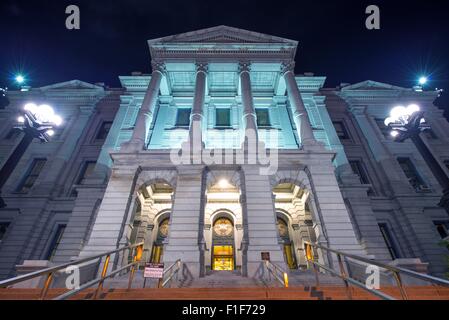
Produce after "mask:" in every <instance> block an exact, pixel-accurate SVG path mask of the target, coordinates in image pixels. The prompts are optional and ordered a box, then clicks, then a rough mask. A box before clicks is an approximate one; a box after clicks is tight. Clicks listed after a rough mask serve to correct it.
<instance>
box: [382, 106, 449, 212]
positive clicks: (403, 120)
mask: <svg viewBox="0 0 449 320" xmlns="http://www.w3.org/2000/svg"><path fill="white" fill-rule="evenodd" d="M385 125H386V126H387V127H389V128H390V129H392V131H391V132H390V134H391V136H392V137H393V139H394V141H396V142H404V141H405V140H407V139H408V138H410V139H411V140H412V141H413V143H414V144H415V146H416V148H417V149H418V151H419V152H420V153H421V156H422V157H423V158H424V161H426V163H427V165H428V166H429V168H430V170H431V171H432V173H433V175H434V176H435V178H436V179H437V180H438V183H439V184H440V185H441V187H442V188H443V196H442V198H441V200H440V202H439V204H438V205H439V206H441V207H443V208H445V209H446V212H447V213H448V214H449V178H448V176H447V175H446V172H445V171H444V170H443V168H442V167H441V165H440V164H439V162H438V161H437V159H435V157H434V156H433V154H432V152H431V151H430V149H429V148H428V147H427V145H426V144H425V143H424V141H423V140H422V139H421V137H420V135H419V134H420V133H421V132H423V131H425V130H429V129H430V126H429V125H428V124H427V123H426V120H425V119H424V111H421V110H420V107H419V106H418V105H416V104H410V105H408V106H407V107H404V106H397V107H394V108H393V109H392V110H391V112H390V117H388V118H386V119H385Z"/></svg>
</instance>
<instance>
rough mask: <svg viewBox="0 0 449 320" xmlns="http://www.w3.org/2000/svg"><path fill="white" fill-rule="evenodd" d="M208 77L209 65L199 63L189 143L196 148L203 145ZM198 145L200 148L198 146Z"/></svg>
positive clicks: (197, 65)
mask: <svg viewBox="0 0 449 320" xmlns="http://www.w3.org/2000/svg"><path fill="white" fill-rule="evenodd" d="M206 75H207V64H206V63H202V62H199V63H197V64H196V79H195V95H194V96H193V105H192V113H191V115H190V127H189V142H190V143H193V146H194V147H197V148H198V146H202V145H203V128H202V121H203V117H204V115H203V113H204V112H203V109H204V100H205V95H206ZM197 143H200V144H198V146H197V145H196V144H197ZM200 148H201V147H200Z"/></svg>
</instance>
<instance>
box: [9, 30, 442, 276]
mask: <svg viewBox="0 0 449 320" xmlns="http://www.w3.org/2000/svg"><path fill="white" fill-rule="evenodd" d="M297 45H298V44H297V42H296V41H292V40H288V39H283V38H278V37H273V36H268V35H263V34H259V33H255V32H250V31H246V30H240V29H235V28H230V27H225V26H220V27H215V28H210V29H204V30H200V31H195V32H189V33H185V34H180V35H176V36H170V37H165V38H160V39H155V40H150V41H149V47H150V53H151V57H152V74H151V75H145V74H140V73H134V74H133V75H131V76H121V77H120V81H121V84H122V87H123V88H121V89H111V88H106V87H104V86H102V85H92V84H88V83H84V82H81V81H70V82H65V83H60V84H55V85H52V86H47V87H42V88H36V89H31V90H29V91H20V92H14V91H12V92H10V93H9V96H10V100H11V104H10V106H8V107H7V108H6V109H4V110H0V124H1V128H2V131H1V132H0V134H1V136H0V138H2V139H3V140H2V141H1V146H0V161H4V160H5V159H6V158H7V157H8V155H9V153H10V152H11V150H12V149H13V148H14V146H15V145H16V144H17V143H18V141H19V139H20V138H19V136H17V137H14V136H15V135H14V134H11V132H10V129H11V127H12V126H13V125H14V123H13V122H14V121H12V119H14V117H15V113H16V110H17V109H18V108H20V107H21V106H22V105H23V104H24V103H25V102H27V101H29V100H34V101H42V102H46V103H48V104H51V105H52V106H53V107H54V108H55V109H56V110H57V112H58V113H60V114H61V115H62V116H63V118H64V119H65V121H64V125H63V128H62V129H61V130H60V131H61V132H57V134H56V136H55V137H54V139H52V141H51V142H49V143H47V144H44V145H43V144H40V143H38V142H34V143H33V144H32V145H31V147H30V148H29V149H28V150H27V152H26V153H25V155H24V156H23V158H22V159H21V161H20V163H18V165H17V168H16V169H15V171H14V173H13V175H12V176H11V178H10V179H9V181H8V183H7V184H6V186H5V188H4V189H3V190H2V196H3V198H4V199H5V201H6V203H7V207H6V208H4V209H0V223H3V226H5V228H4V229H6V232H5V234H4V235H3V237H2V239H1V242H0V257H1V259H0V278H7V277H10V276H13V275H14V274H15V272H16V266H17V265H20V264H22V263H23V261H24V260H51V263H62V262H67V261H70V260H71V259H75V258H77V257H86V256H90V255H94V254H99V253H102V252H105V251H107V250H110V249H115V248H117V247H119V246H124V245H126V244H129V243H133V242H140V241H143V242H144V243H145V247H144V250H145V251H144V261H156V260H157V261H163V262H164V263H166V264H167V265H169V264H171V263H173V262H175V261H176V260H177V259H181V260H182V261H183V262H184V264H185V265H186V266H187V268H188V270H189V271H190V273H191V274H192V275H193V276H194V277H201V276H204V275H205V274H207V273H208V272H209V270H211V269H219V268H220V267H219V266H220V265H221V267H223V266H227V267H229V266H230V267H231V268H232V269H236V270H239V271H240V272H241V274H242V275H244V276H249V277H252V276H255V275H256V274H257V272H258V270H259V268H260V265H261V253H262V252H269V254H270V259H271V261H272V262H273V263H275V264H278V265H280V266H283V267H284V268H287V267H290V268H298V267H299V268H306V267H307V264H306V261H305V257H304V251H303V244H302V242H303V241H305V240H309V241H314V242H315V241H316V242H319V243H321V244H324V245H327V246H330V247H332V248H337V249H341V250H343V251H346V252H348V253H354V254H359V255H363V256H369V257H372V258H374V259H377V260H380V261H384V262H392V263H395V264H399V265H401V261H403V262H404V264H405V262H406V261H407V263H409V261H410V259H411V258H417V260H414V261H415V265H417V266H416V267H417V268H418V267H422V265H425V264H426V263H428V264H429V265H428V271H429V272H430V273H432V274H436V275H441V274H442V273H444V272H445V270H446V269H447V266H446V265H445V259H444V257H445V255H447V254H448V252H447V250H446V249H445V248H443V247H440V246H439V245H438V242H439V240H440V234H439V233H438V231H437V224H439V225H441V224H442V225H444V224H445V223H446V224H447V223H448V221H449V218H448V216H447V214H446V212H445V211H444V210H443V209H441V208H440V207H438V206H437V205H436V204H437V203H438V200H439V197H440V196H441V188H440V186H439V185H438V182H437V181H436V179H435V178H434V177H433V176H432V173H431V172H430V170H429V169H428V167H427V166H426V164H425V162H424V160H423V159H422V157H421V156H420V154H419V153H418V151H417V150H416V148H415V147H414V145H413V144H412V143H411V142H405V143H402V144H400V143H396V142H393V141H392V140H391V139H390V138H389V137H388V136H387V135H386V134H385V130H384V129H383V128H382V126H381V125H380V124H379V123H381V121H380V120H382V119H385V117H387V115H388V113H389V110H390V109H391V108H392V107H393V106H395V105H397V104H407V103H412V102H413V103H417V104H419V105H420V106H421V108H422V109H423V110H425V112H426V119H427V120H428V122H429V123H430V125H431V126H432V128H433V134H428V135H425V139H426V142H427V143H428V144H429V146H430V147H431V149H432V151H433V152H434V154H435V156H436V157H437V158H438V159H439V160H441V162H442V166H444V162H445V161H447V160H449V147H448V145H449V144H448V141H449V134H448V132H449V124H448V122H447V121H446V120H445V119H444V118H443V116H442V111H441V110H439V109H438V108H437V107H435V106H434V105H433V104H432V103H433V101H434V100H435V98H436V97H437V95H438V92H428V91H424V92H422V91H416V90H413V89H407V88H400V87H395V86H391V85H387V84H383V83H379V82H374V81H364V82H361V83H358V84H354V85H341V86H340V87H338V88H324V87H323V86H324V82H325V77H318V76H314V75H313V74H305V75H294V71H293V67H294V63H293V61H294V58H295V54H296V49H297ZM186 110H187V111H186ZM195 127H196V128H199V131H198V130H197V131H195V130H193V129H194V128H195ZM249 129H254V130H255V132H256V134H255V136H256V139H257V141H260V142H261V143H263V144H262V145H264V146H265V147H266V151H267V152H268V153H269V155H270V158H269V159H270V160H276V168H275V169H276V170H274V171H272V172H268V173H267V172H264V170H263V169H264V165H263V164H260V163H257V164H254V163H251V162H250V158H251V155H252V153H251V150H250V149H249V147H248V145H247V144H246V143H245V141H246V140H245V133H246V132H247V131H248V130H249ZM195 132H199V133H200V134H199V135H198V134H195ZM423 136H424V134H423ZM273 137H275V138H273ZM194 141H197V142H198V141H199V142H200V144H199V148H198V149H193V151H194V152H193V153H192V154H191V155H189V156H188V157H187V158H186V159H187V160H188V161H187V162H181V163H177V162H175V161H173V160H174V159H178V158H176V156H175V157H174V154H173V150H177V148H181V147H183V148H184V147H187V146H193V144H194ZM193 148H195V147H194V146H193ZM183 150H185V149H183ZM221 151H222V152H223V153H224V154H225V155H224V156H223V157H222V158H221V160H220V161H221V162H220V161H217V160H218V155H217V154H218V153H219V152H221ZM263 151H264V152H265V149H264V150H263ZM183 155H184V153H183ZM200 155H202V156H203V157H200ZM204 155H207V156H208V157H209V160H210V159H211V158H213V159H215V162H213V163H211V162H210V161H209V162H207V161H205V159H204ZM398 158H399V159H402V160H401V161H402V162H404V161H405V160H403V159H409V162H407V163H412V165H413V166H412V167H411V168H412V169H414V173H415V174H416V175H417V177H419V179H418V180H419V181H418V182H419V183H418V184H417V183H416V181H409V180H410V173H409V172H408V173H407V174H408V176H407V175H406V173H405V172H404V170H403V169H404V164H402V167H401V164H400V163H399V162H398ZM34 159H46V162H45V164H44V166H43V168H42V170H41V171H40V172H39V173H38V176H37V178H36V179H35V181H34V183H33V185H32V187H31V189H29V190H27V192H23V191H21V190H20V186H21V185H23V181H24V179H26V178H27V177H29V176H30V171H29V168H30V167H31V166H32V165H33V160H34ZM186 159H184V160H186ZM230 159H232V161H229V160H230ZM226 160H228V161H226ZM238 160H242V161H240V162H239V161H238ZM262 172H264V173H262ZM167 219H169V220H168V221H169V223H168V225H167V224H166V220H167ZM218 221H220V223H222V225H219V224H217V223H218ZM223 221H225V222H223ZM226 221H228V222H226ZM284 223H285V228H283V227H282V226H283V225H284ZM61 226H64V228H61ZM62 231H63V232H62ZM220 232H223V233H222V234H220ZM220 250H222V251H223V252H224V251H226V250H230V251H229V252H230V253H229V252H228V253H223V252H221V253H220V252H219V251H220ZM126 259H127V257H126V256H122V257H118V256H117V257H114V259H113V261H114V263H112V264H111V265H110V266H111V268H112V267H114V266H116V265H118V264H123V263H124V262H125V261H126ZM320 259H321V260H322V262H324V263H333V261H328V260H327V259H326V257H325V256H320ZM393 260H394V261H393ZM30 263H31V262H30V261H28V262H27V265H29V264H30ZM42 263H43V262H42V261H36V265H42ZM409 267H410V266H409Z"/></svg>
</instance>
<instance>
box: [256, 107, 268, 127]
mask: <svg viewBox="0 0 449 320" xmlns="http://www.w3.org/2000/svg"><path fill="white" fill-rule="evenodd" d="M256 117H257V126H258V127H269V126H271V124H270V115H269V112H268V109H256Z"/></svg>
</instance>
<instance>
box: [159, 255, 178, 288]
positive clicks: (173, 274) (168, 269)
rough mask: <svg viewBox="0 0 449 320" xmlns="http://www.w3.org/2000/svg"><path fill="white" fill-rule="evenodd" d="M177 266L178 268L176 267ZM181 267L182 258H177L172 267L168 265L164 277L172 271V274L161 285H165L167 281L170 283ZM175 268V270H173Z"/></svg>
mask: <svg viewBox="0 0 449 320" xmlns="http://www.w3.org/2000/svg"><path fill="white" fill-rule="evenodd" d="M175 266H176V268H174V267H175ZM180 269H181V259H178V260H176V261H175V262H174V263H173V264H172V265H171V266H170V267H168V268H167V269H165V270H164V272H163V273H162V279H163V278H164V276H165V275H166V274H167V273H168V272H170V271H171V273H170V275H169V276H168V277H167V279H165V280H164V281H163V282H162V284H161V286H162V287H164V286H165V285H166V284H167V283H169V282H170V281H171V280H172V279H173V277H174V276H175V275H176V276H177V275H178V272H179V270H180ZM172 270H174V271H172Z"/></svg>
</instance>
